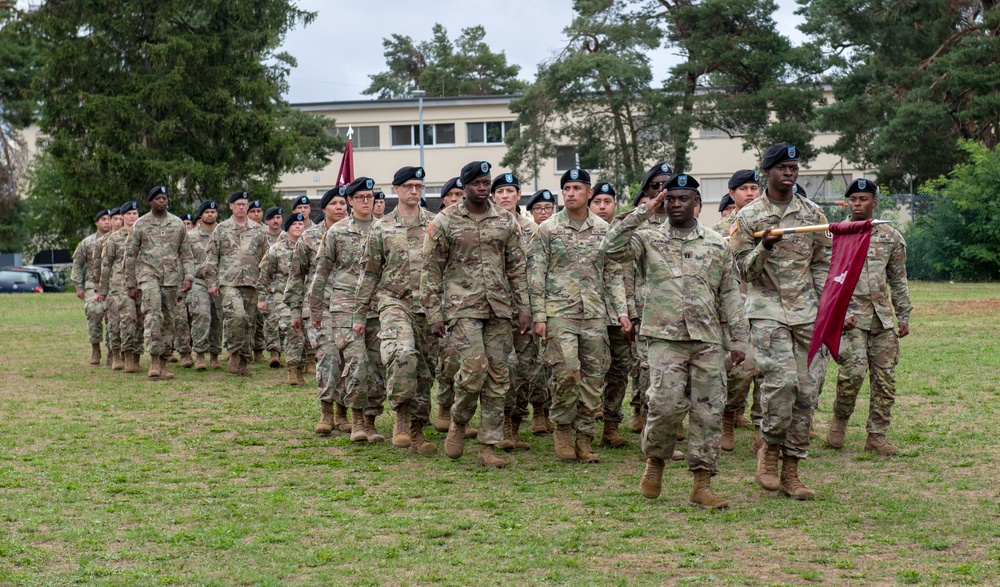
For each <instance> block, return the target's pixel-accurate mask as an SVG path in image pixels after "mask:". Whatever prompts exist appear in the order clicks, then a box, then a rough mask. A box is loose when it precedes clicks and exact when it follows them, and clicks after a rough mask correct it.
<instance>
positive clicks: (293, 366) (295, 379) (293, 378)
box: [285, 361, 302, 385]
mask: <svg viewBox="0 0 1000 587" xmlns="http://www.w3.org/2000/svg"><path fill="white" fill-rule="evenodd" d="M301 378H302V375H301V374H300V373H299V364H298V363H293V362H291V361H289V362H288V380H287V381H285V385H301V383H299V379H301Z"/></svg>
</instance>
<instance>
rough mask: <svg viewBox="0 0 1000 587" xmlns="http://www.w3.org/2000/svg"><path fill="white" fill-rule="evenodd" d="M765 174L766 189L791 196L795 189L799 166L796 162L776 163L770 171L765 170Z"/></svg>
mask: <svg viewBox="0 0 1000 587" xmlns="http://www.w3.org/2000/svg"><path fill="white" fill-rule="evenodd" d="M764 172H765V173H767V187H768V188H769V189H772V190H774V191H776V192H779V193H782V194H791V193H792V189H793V188H794V187H795V182H796V181H798V179H799V164H798V162H797V161H785V162H784V163H778V164H777V165H775V166H774V167H772V168H770V169H765V170H764Z"/></svg>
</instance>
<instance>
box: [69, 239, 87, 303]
mask: <svg viewBox="0 0 1000 587" xmlns="http://www.w3.org/2000/svg"><path fill="white" fill-rule="evenodd" d="M85 242H87V239H83V240H82V241H80V244H78V245H76V249H75V250H74V251H73V270H72V271H71V272H70V279H71V280H72V281H73V287H75V288H76V289H78V290H81V289H83V283H84V277H85V275H86V272H87V252H86V250H85V249H86V247H85V246H83V245H84V243H85Z"/></svg>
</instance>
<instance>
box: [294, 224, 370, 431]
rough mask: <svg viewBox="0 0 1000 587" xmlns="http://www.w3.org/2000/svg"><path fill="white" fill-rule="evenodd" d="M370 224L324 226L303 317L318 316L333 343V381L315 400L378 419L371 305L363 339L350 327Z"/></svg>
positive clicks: (331, 374) (352, 320) (331, 372)
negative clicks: (306, 312) (307, 307)
mask: <svg viewBox="0 0 1000 587" xmlns="http://www.w3.org/2000/svg"><path fill="white" fill-rule="evenodd" d="M373 223H374V219H373V220H372V221H368V222H363V221H359V220H358V219H356V218H355V217H354V216H353V215H351V216H348V217H347V218H344V219H343V220H341V221H339V222H337V223H336V224H334V225H333V226H332V227H330V230H328V231H327V233H326V236H324V237H323V244H322V245H320V248H319V253H318V254H317V256H316V273H315V276H314V277H313V281H312V284H311V286H310V288H309V314H310V315H311V316H319V315H322V316H323V321H324V323H325V324H324V330H329V331H330V332H331V333H332V338H333V344H334V348H333V349H332V350H331V351H330V358H331V361H330V363H331V367H330V373H329V376H331V377H332V379H333V381H332V382H331V385H330V386H329V387H328V388H326V389H321V394H320V398H319V399H320V401H323V402H335V403H338V404H341V405H343V406H346V407H348V408H351V409H352V410H361V411H363V412H364V414H365V415H366V416H378V415H380V414H381V413H382V412H383V403H384V402H385V368H384V367H383V365H382V357H381V356H380V354H379V348H378V334H379V322H378V308H377V306H375V305H374V304H371V305H369V307H368V312H367V314H366V315H365V318H366V321H365V336H364V337H360V336H358V335H357V334H356V333H355V332H354V330H353V329H352V326H353V323H354V296H355V294H356V293H357V290H358V281H359V280H360V278H361V272H362V265H361V258H362V253H363V251H364V247H365V241H366V239H367V238H368V234H369V233H370V232H371V228H372V225H373ZM342 379H343V382H341V380H342ZM341 392H342V393H341ZM335 395H337V396H338V397H334V396H335Z"/></svg>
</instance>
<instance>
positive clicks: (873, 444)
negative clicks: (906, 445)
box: [865, 432, 899, 457]
mask: <svg viewBox="0 0 1000 587" xmlns="http://www.w3.org/2000/svg"><path fill="white" fill-rule="evenodd" d="M865 452H877V453H878V454H879V456H881V457H888V456H891V455H894V454H896V453H898V452H899V447H896V446H893V445H891V444H889V441H888V440H886V439H885V434H872V433H870V432H869V433H868V440H866V441H865Z"/></svg>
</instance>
